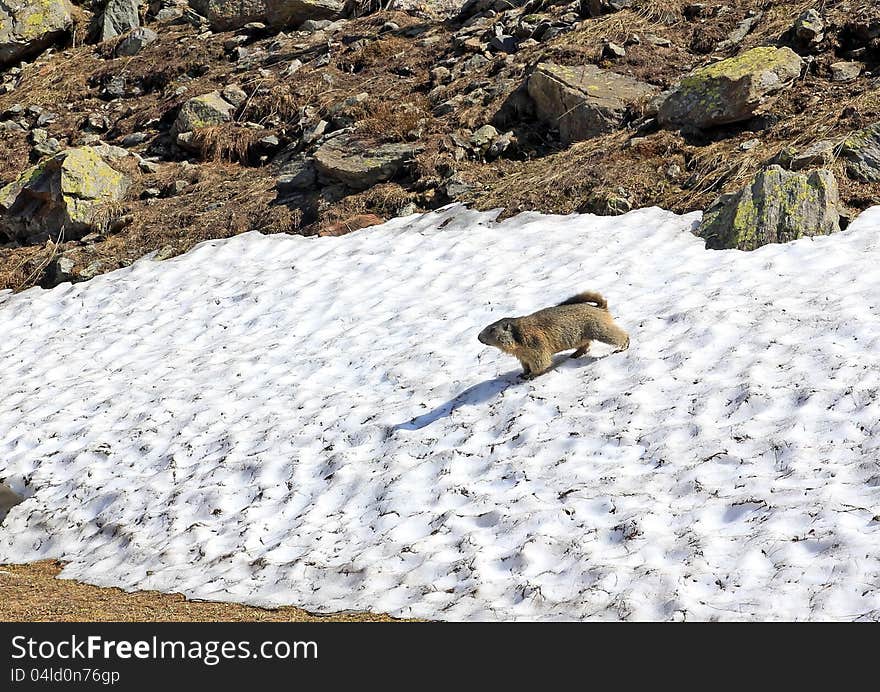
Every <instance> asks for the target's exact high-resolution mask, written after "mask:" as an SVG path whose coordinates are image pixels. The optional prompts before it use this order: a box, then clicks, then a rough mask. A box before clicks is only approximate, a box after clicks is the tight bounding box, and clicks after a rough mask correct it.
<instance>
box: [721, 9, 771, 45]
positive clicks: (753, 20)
mask: <svg viewBox="0 0 880 692" xmlns="http://www.w3.org/2000/svg"><path fill="white" fill-rule="evenodd" d="M763 16H764V13H763V12H750V13H749V16H748V17H746V18H745V19H743V20H742V21H741V22H740V23H739V24H737V26H736V29H734V30H733V31H732V32H731V33H730V35H729V36H728V37H727V38H726V39H724V40H723V41H721V42H720V43H719V44H718V45H717V46H716V47H715V50H727V49H728V48H733V47H734V46H738V45H739V44H740V43H742V40H743V39H744V38H745V37H746V36H748V35H749V32H750V31H751V30H752V29H753V28H754V26H755V24H757V23H758V22H759V21H760V20H761V17H763Z"/></svg>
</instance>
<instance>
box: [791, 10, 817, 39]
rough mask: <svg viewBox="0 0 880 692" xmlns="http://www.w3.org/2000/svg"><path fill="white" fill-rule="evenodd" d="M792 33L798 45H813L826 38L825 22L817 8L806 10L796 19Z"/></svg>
mask: <svg viewBox="0 0 880 692" xmlns="http://www.w3.org/2000/svg"><path fill="white" fill-rule="evenodd" d="M792 34H793V35H794V39H795V41H797V43H798V45H800V46H802V47H804V48H807V47H809V46H813V45H815V44H817V43H819V42H820V41H821V40H822V39H823V38H825V22H824V21H822V16H821V15H820V14H819V13H818V12H817V11H816V10H812V9H811V10H806V11H805V12H802V13H801V14H800V15H799V16H798V18H797V19H796V20H795V23H794V26H793V27H792Z"/></svg>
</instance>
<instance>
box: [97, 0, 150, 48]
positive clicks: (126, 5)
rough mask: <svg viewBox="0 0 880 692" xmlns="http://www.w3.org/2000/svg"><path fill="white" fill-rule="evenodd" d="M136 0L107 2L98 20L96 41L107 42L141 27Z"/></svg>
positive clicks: (111, 0)
mask: <svg viewBox="0 0 880 692" xmlns="http://www.w3.org/2000/svg"><path fill="white" fill-rule="evenodd" d="M138 7H139V2H138V0H107V2H106V3H105V5H104V9H103V11H102V12H101V14H100V16H99V18H98V39H99V40H101V41H107V40H109V39H111V38H115V37H116V36H121V35H122V34H124V33H125V32H127V31H131V30H132V29H137V28H138V27H139V26H140V25H141V20H140V16H139V15H138Z"/></svg>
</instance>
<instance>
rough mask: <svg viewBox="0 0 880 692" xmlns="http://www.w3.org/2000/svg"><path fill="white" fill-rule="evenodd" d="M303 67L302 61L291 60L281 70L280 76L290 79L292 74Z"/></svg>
mask: <svg viewBox="0 0 880 692" xmlns="http://www.w3.org/2000/svg"><path fill="white" fill-rule="evenodd" d="M302 66H303V62H302V60H292V61H291V62H290V64H288V66H287V67H285V68H284V69H283V70H281V72H280V75H281V76H282V77H290V76H291V75H292V74H294V73H295V72H296V71H297V70H298V69H299V68H301V67H302Z"/></svg>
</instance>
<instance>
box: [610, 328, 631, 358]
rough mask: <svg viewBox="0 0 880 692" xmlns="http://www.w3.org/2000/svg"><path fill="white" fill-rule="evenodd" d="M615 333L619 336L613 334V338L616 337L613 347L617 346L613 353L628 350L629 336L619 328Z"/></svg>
mask: <svg viewBox="0 0 880 692" xmlns="http://www.w3.org/2000/svg"><path fill="white" fill-rule="evenodd" d="M617 331H618V332H619V335H618V334H615V336H616V337H617V339H616V342H615V344H614V345H615V346H617V348H616V349H615V353H616V352H619V351H625V350H626V349H628V348H629V334H627V333H626V332H625V331H623V330H622V329H620V328H619V327H618V328H617Z"/></svg>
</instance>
